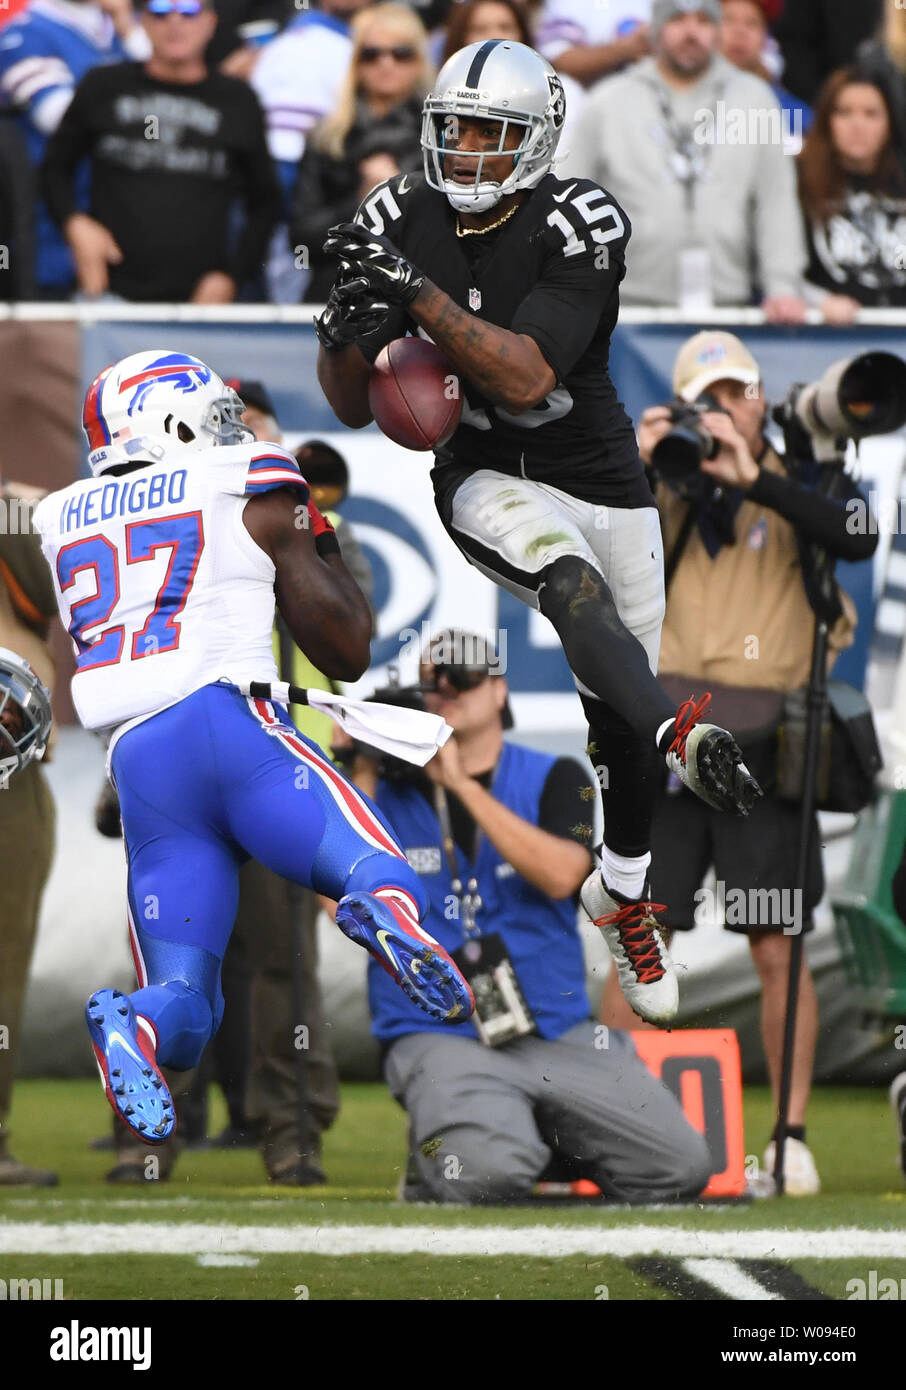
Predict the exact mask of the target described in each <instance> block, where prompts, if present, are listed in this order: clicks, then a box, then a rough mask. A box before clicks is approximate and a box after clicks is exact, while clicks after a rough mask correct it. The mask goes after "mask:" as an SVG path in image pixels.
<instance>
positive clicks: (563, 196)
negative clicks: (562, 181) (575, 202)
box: [551, 183, 576, 203]
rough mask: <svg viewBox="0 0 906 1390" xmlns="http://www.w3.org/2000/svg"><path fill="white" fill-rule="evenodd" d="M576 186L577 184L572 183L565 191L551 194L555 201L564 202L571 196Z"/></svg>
mask: <svg viewBox="0 0 906 1390" xmlns="http://www.w3.org/2000/svg"><path fill="white" fill-rule="evenodd" d="M575 186H576V185H575V184H574V183H571V184H570V186H569V188H567V190H566V192H565V193H553V194H552V195H551V196H552V198H553V200H554V202H555V203H562V202H565V200H566V199H567V198H568V197H569V195H570V193H572V191H573V189H574V188H575Z"/></svg>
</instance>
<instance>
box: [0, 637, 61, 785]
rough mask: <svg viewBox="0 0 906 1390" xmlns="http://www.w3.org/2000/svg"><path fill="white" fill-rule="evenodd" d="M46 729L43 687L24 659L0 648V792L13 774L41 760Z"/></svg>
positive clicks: (46, 699) (47, 715) (47, 708)
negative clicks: (34, 760)
mask: <svg viewBox="0 0 906 1390" xmlns="http://www.w3.org/2000/svg"><path fill="white" fill-rule="evenodd" d="M50 725H51V714H50V693H49V691H48V689H47V687H46V686H45V685H44V684H43V682H42V681H41V680H40V679H39V678H38V676H37V675H36V674H35V672H34V671H33V670H32V668H31V667H30V666H29V664H28V662H27V661H26V660H25V658H24V657H21V656H16V653H15V652H11V651H9V650H8V649H7V648H6V647H0V789H2V788H3V787H4V786H6V784H7V782H8V781H9V778H10V777H11V776H12V774H13V773H14V772H19V771H21V769H22V768H23V767H26V766H27V764H28V763H30V762H31V761H32V760H33V759H35V758H39V759H40V758H43V757H44V751H45V749H46V747H47V739H48V737H49V735H50Z"/></svg>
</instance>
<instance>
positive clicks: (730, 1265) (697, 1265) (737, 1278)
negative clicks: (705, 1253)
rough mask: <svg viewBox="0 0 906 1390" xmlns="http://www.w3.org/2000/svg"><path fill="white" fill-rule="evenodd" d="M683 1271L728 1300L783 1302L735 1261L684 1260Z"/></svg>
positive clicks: (776, 1294)
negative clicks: (701, 1280) (717, 1291)
mask: <svg viewBox="0 0 906 1390" xmlns="http://www.w3.org/2000/svg"><path fill="white" fill-rule="evenodd" d="M683 1269H684V1270H685V1271H686V1273H687V1274H691V1275H692V1276H693V1277H694V1278H695V1279H703V1280H704V1281H705V1283H706V1284H710V1285H711V1287H712V1288H714V1289H719V1290H720V1292H721V1293H724V1294H726V1295H727V1297H728V1298H737V1299H745V1300H746V1302H748V1303H782V1302H783V1299H782V1298H781V1296H780V1294H779V1293H772V1292H771V1290H770V1289H766V1288H765V1286H764V1284H759V1282H758V1280H757V1279H753V1278H752V1276H751V1274H746V1272H745V1270H744V1269H740V1267H739V1265H738V1264H736V1263H735V1261H733V1260H683Z"/></svg>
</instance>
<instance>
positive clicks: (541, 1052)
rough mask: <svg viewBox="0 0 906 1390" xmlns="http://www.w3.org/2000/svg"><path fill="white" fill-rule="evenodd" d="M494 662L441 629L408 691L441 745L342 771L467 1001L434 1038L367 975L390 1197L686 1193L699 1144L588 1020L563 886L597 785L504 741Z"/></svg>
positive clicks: (582, 853) (576, 770) (481, 643)
mask: <svg viewBox="0 0 906 1390" xmlns="http://www.w3.org/2000/svg"><path fill="white" fill-rule="evenodd" d="M504 667H505V662H504V661H503V651H502V649H501V652H500V654H499V655H498V654H497V653H495V651H494V649H493V647H492V646H491V645H490V644H489V643H488V642H486V641H485V640H484V639H483V638H482V637H480V636H478V635H477V634H474V633H469V632H462V631H459V630H452V631H451V630H448V631H446V632H441V633H436V634H435V635H434V636H433V637H432V638H431V640H430V642H429V644H428V645H427V647H426V649H425V651H424V652H423V653H422V662H421V667H420V680H421V683H422V687H421V688H422V690H423V692H424V696H423V698H424V701H425V705H426V707H427V708H428V709H430V710H431V711H432V712H434V713H438V714H441V715H443V717H444V718H445V719H446V720H447V722H448V723H449V724H451V725H452V727H453V736H452V738H451V739H450V740H449V742H447V743H446V744H445V745H444V747H443V748H442V749H441V750H440V752H439V753H438V754H437V755H436V756H435V757H434V758H432V759H431V761H430V762H429V763H428V764H427V767H426V768H425V770H424V774H422V773H420V772H419V773H416V772H415V770H414V769H413V770H411V775H409V776H406V777H404V778H403V779H402V780H400V779H397V778H392V779H391V778H389V777H388V778H386V779H385V778H384V777H381V776H379V768H378V764H377V763H376V762H375V761H374V760H373V759H372V758H370V757H369V756H368V755H367V750H364V751H363V750H360V751H359V753H358V756H355V758H354V761H353V766H352V773H353V776H354V778H355V780H356V781H357V782H358V783H359V785H360V786H361V788H362V790H363V791H365V792H366V793H368V794H370V795H371V796H372V798H373V799H374V800H375V801H376V803H377V806H378V807H379V809H380V810H381V811H382V812H383V813H384V815H385V816H386V817H387V819H388V820H389V821H390V823H391V825H393V827H394V829H395V830H396V832H397V835H398V837H399V842H400V844H401V845H402V846H403V849H404V852H405V854H406V857H407V859H408V860H409V862H410V864H411V865H412V867H413V868H414V869H415V871H416V873H418V875H419V877H420V878H421V881H422V884H423V886H424V889H425V892H426V893H427V895H428V904H429V909H428V916H427V917H426V918H425V927H426V930H429V931H430V932H431V933H432V935H434V936H435V937H436V938H437V940H438V941H441V942H442V943H443V944H444V946H445V947H446V948H447V950H448V951H453V952H455V955H456V959H457V961H458V963H459V965H460V968H461V969H462V970H464V972H465V973H467V974H468V975H469V977H470V980H471V983H472V988H473V990H474V993H475V998H476V1006H477V1007H476V1015H475V1016H473V1019H472V1021H471V1022H468V1023H462V1024H459V1025H457V1026H455V1027H450V1026H449V1025H446V1026H444V1028H443V1031H441V1030H440V1029H439V1028H438V1027H435V1026H434V1025H433V1024H432V1023H431V1022H430V1020H426V1019H425V1016H424V1015H423V1014H418V1013H417V1011H416V1008H415V1006H414V1005H412V1004H411V1003H410V1002H409V1000H408V999H406V997H405V995H403V994H402V993H401V992H400V991H399V990H397V991H396V993H397V994H398V995H399V998H398V999H397V998H395V997H391V989H392V984H391V981H390V980H389V979H388V977H387V976H386V975H385V974H384V972H383V971H382V970H381V969H380V967H379V966H377V965H374V966H371V965H369V968H368V992H369V1004H370V1008H371V1017H372V1030H373V1032H374V1034H375V1036H376V1037H377V1039H378V1040H379V1042H380V1044H381V1048H382V1054H383V1066H384V1075H385V1077H386V1080H387V1084H388V1086H389V1087H390V1090H391V1092H392V1093H393V1095H394V1097H395V1098H396V1100H397V1101H399V1103H400V1105H402V1107H403V1108H404V1109H405V1110H406V1112H407V1114H408V1117H409V1137H410V1151H409V1162H408V1167H407V1174H406V1179H405V1182H404V1185H403V1190H402V1196H403V1197H404V1199H405V1200H408V1201H429V1202H447V1203H459V1204H473V1203H475V1204H477V1203H488V1202H501V1201H508V1200H517V1201H518V1200H521V1199H524V1198H525V1197H527V1196H530V1195H531V1193H532V1191H533V1189H534V1187H535V1184H536V1183H537V1182H539V1181H541V1180H551V1179H553V1180H563V1179H581V1178H584V1179H586V1180H587V1181H591V1182H593V1183H596V1184H597V1185H598V1187H599V1188H601V1190H602V1191H604V1192H605V1193H606V1194H608V1195H609V1196H612V1197H615V1198H617V1199H618V1200H621V1201H628V1202H644V1201H659V1200H669V1199H670V1198H674V1197H678V1196H695V1195H696V1194H697V1193H698V1192H700V1191H701V1189H702V1187H704V1185H705V1183H706V1182H707V1180H708V1175H709V1173H710V1168H711V1163H710V1159H709V1156H708V1150H707V1146H706V1144H705V1142H704V1139H703V1138H702V1136H701V1135H700V1134H699V1133H698V1132H697V1131H696V1130H694V1129H693V1128H692V1126H691V1125H690V1124H689V1123H688V1122H687V1120H686V1119H685V1117H684V1115H683V1112H682V1110H681V1108H680V1106H679V1104H678V1102H677V1101H676V1100H675V1099H674V1097H673V1096H672V1095H671V1094H670V1092H669V1091H668V1090H667V1088H666V1087H665V1086H663V1085H662V1084H661V1082H660V1081H658V1080H656V1079H655V1077H654V1076H653V1075H652V1074H651V1073H650V1072H649V1071H648V1070H647V1068H646V1067H645V1066H644V1065H643V1063H642V1062H641V1061H640V1059H639V1057H638V1055H637V1054H636V1051H635V1048H634V1046H633V1043H632V1041H631V1038H630V1036H629V1035H628V1034H627V1033H623V1032H619V1031H617V1030H612V1031H611V1032H610V1033H609V1034H608V1033H607V1030H606V1029H603V1028H601V1027H600V1026H598V1027H597V1028H596V1026H595V1025H594V1024H593V1023H592V1021H591V1018H590V1009H589V1001H588V996H587V994H586V991H585V969H584V961H583V952H582V944H581V940H580V937H579V932H578V928H577V925H576V894H577V893H578V890H579V887H580V886H581V884H582V882H583V880H584V879H585V877H586V876H587V874H588V872H589V870H590V868H591V865H592V856H591V852H590V849H589V847H588V842H589V840H590V837H591V827H590V826H589V825H587V824H586V822H587V821H588V820H589V819H590V816H591V813H590V805H591V801H592V799H593V797H594V792H593V791H592V787H591V785H590V783H589V779H588V777H587V775H586V773H585V771H584V770H583V768H582V767H581V766H580V765H579V764H578V763H577V762H575V761H574V760H573V759H572V758H555V757H552V756H551V755H550V754H548V753H539V752H536V751H535V750H533V749H529V748H523V747H520V746H519V745H518V744H515V743H511V742H509V741H508V740H505V739H504V737H503V733H504V730H505V729H506V728H508V727H510V725H511V724H512V717H511V715H510V709H509V702H508V698H507V685H506V679H505V676H504V674H503V671H504ZM343 741H344V739H343V736H342V735H341V734H340V733H339V731H338V735H337V742H339V743H342V742H343Z"/></svg>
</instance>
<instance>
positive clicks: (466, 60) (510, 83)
mask: <svg viewBox="0 0 906 1390" xmlns="http://www.w3.org/2000/svg"><path fill="white" fill-rule="evenodd" d="M460 116H468V117H476V116H484V117H488V118H489V119H491V120H494V121H498V122H499V123H500V139H499V141H498V143H497V148H496V149H493V150H485V151H483V152H482V153H477V152H471V151H466V150H457V151H456V154H457V158H458V159H462V158H469V159H474V160H475V177H474V179H473V181H472V183H471V184H467V183H457V182H455V181H454V180H453V179H451V178H445V177H444V161H445V157H446V156H447V155H448V154H449V153H450V151H451V149H454V148H455V145H456V141H457V139H458V132H457V119H458V118H459V117H460ZM565 116H566V97H565V95H564V92H563V83H562V82H561V81H560V78H559V77H558V76H557V74H556V72H555V71H554V69H553V68H552V67H551V65H550V63H549V62H548V61H547V59H545V58H542V57H541V55H540V53H536V52H535V50H534V49H533V48H529V47H528V46H527V45H526V44H524V43H515V42H511V41H510V40H509V39H489V40H487V41H485V42H483V43H470V44H468V45H467V46H466V47H465V48H461V49H460V50H459V52H458V53H454V54H453V57H452V58H450V59H448V61H447V62H446V63H445V64H444V66H443V67H442V68H441V70H440V72H439V73H438V76H437V81H436V83H435V84H434V90H433V92H430V93H429V94H428V96H427V97H426V99H425V104H424V107H423V108H422V136H421V143H422V151H423V154H424V161H425V178H426V179H427V181H428V184H429V185H430V187H431V188H436V189H437V190H438V192H441V193H445V194H446V195H447V198H448V200H449V201H450V203H451V204H452V206H453V207H454V208H456V210H457V212H486V211H487V210H488V208H492V207H494V206H495V204H497V203H499V202H500V199H501V198H503V197H505V196H506V195H507V194H509V193H515V192H516V190H517V189H520V188H534V187H535V185H536V184H537V183H539V182H540V181H541V179H543V178H544V175H545V174H546V173H547V172H548V170H549V169H550V167H551V165H552V164H553V162H554V155H555V154H556V151H557V145H558V143H559V140H560V133H561V131H562V129H563V121H564V118H565ZM511 125H514V126H516V127H517V128H518V129H519V130H520V131H521V135H520V140H519V144H518V145H517V146H516V147H515V148H514V149H512V150H509V149H507V148H506V138H507V131H508V130H509V127H510V126H511ZM501 154H512V155H513V170H512V173H511V174H509V175H508V177H507V178H505V179H504V180H503V182H502V183H496V182H494V181H492V180H490V179H487V178H485V177H483V174H484V164H485V161H486V159H488V158H489V157H490V158H492V159H493V158H496V157H497V156H498V155H501Z"/></svg>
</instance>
